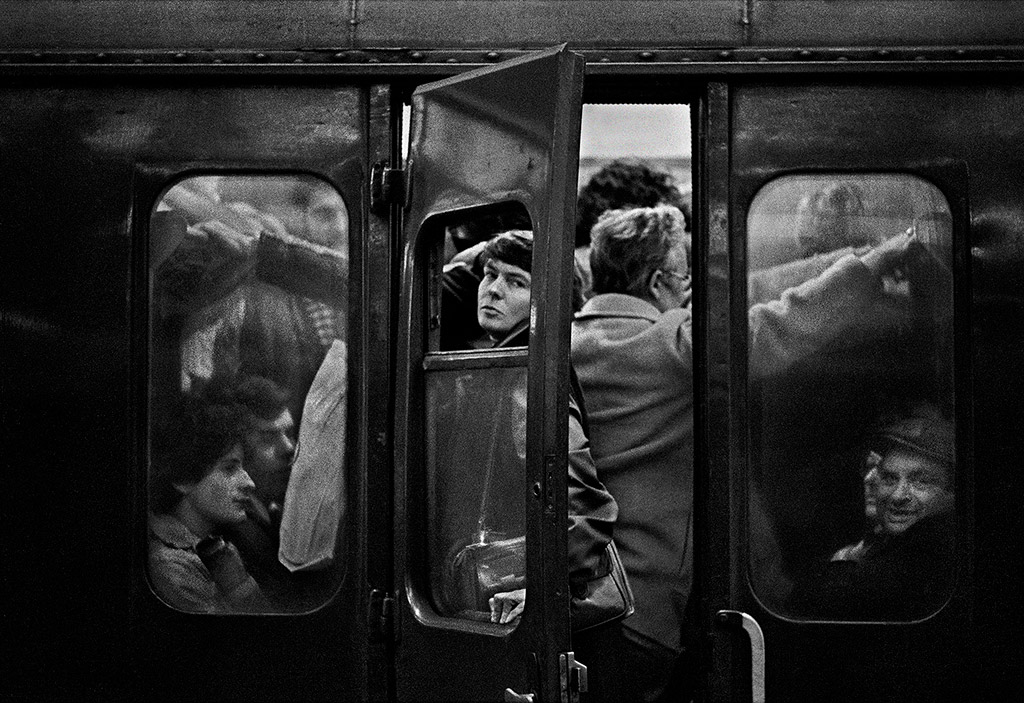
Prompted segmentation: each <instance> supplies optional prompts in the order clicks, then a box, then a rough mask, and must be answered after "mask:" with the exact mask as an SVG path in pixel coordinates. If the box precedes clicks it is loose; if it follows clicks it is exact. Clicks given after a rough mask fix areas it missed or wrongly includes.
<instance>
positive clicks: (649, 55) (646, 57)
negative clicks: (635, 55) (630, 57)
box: [640, 51, 654, 61]
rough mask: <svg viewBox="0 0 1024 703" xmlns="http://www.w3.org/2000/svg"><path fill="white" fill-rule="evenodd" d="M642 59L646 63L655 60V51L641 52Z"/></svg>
mask: <svg viewBox="0 0 1024 703" xmlns="http://www.w3.org/2000/svg"><path fill="white" fill-rule="evenodd" d="M640 58H641V59H643V60H644V61H650V60H651V59H653V58H654V52H653V51H641V52H640Z"/></svg>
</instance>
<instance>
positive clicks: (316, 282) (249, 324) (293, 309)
mask: <svg viewBox="0 0 1024 703" xmlns="http://www.w3.org/2000/svg"><path fill="white" fill-rule="evenodd" d="M200 186H203V187H200ZM243 198H247V199H243ZM164 203H165V206H166V207H171V208H173V209H175V210H176V211H178V212H181V213H183V214H184V215H185V217H186V219H187V221H188V222H189V223H190V226H189V227H188V230H187V236H186V237H185V239H184V240H183V241H182V243H181V244H180V245H179V246H178V247H177V249H176V251H175V252H174V253H173V254H172V255H171V256H170V257H169V258H168V259H167V260H166V261H165V262H164V263H163V264H162V265H161V267H160V268H159V269H158V270H157V272H156V274H157V277H156V282H157V294H158V298H159V304H160V306H161V308H162V311H163V312H164V313H165V314H168V315H175V316H181V317H183V318H184V321H183V325H184V329H183V331H182V334H181V338H182V341H181V357H182V364H181V385H182V387H183V388H185V389H187V388H188V387H189V385H190V384H191V383H192V379H209V378H211V377H213V376H214V375H217V376H245V375H254V376H263V377H265V378H268V379H270V380H272V381H274V382H275V383H277V384H278V385H279V386H280V387H282V388H284V389H286V390H287V391H288V393H289V398H288V409H289V411H290V412H291V414H292V416H293V417H294V418H295V419H296V420H298V419H300V417H301V413H302V404H303V398H304V396H305V393H306V390H307V389H308V388H309V385H310V383H311V382H312V380H313V378H314V376H315V375H316V372H317V369H318V368H319V367H320V364H321V363H322V361H323V359H324V357H325V356H326V353H327V350H328V349H329V348H330V346H331V344H332V343H333V342H334V341H335V340H336V339H343V338H344V335H345V319H344V314H343V313H344V295H345V290H344V289H345V281H346V279H347V276H346V274H345V269H346V265H347V256H346V255H345V251H344V248H345V244H346V240H347V226H348V218H347V211H346V210H345V206H344V203H343V202H342V201H341V198H340V196H339V195H338V194H337V193H336V192H335V191H334V189H333V188H331V187H330V186H329V185H327V184H326V183H324V182H320V181H317V180H315V179H304V180H303V179H259V178H241V177H239V178H216V179H215V178H196V179H190V180H189V181H185V182H183V183H181V184H179V185H177V186H175V188H172V189H171V190H170V191H169V192H168V194H167V195H166V196H165V199H164Z"/></svg>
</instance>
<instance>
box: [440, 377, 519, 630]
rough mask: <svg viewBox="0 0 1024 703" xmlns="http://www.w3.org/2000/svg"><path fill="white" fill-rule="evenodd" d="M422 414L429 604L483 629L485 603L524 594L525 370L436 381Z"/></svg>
mask: <svg viewBox="0 0 1024 703" xmlns="http://www.w3.org/2000/svg"><path fill="white" fill-rule="evenodd" d="M523 361H524V362H525V358H524V360H523ZM427 407H428V413H427V416H428V418H429V423H428V427H427V442H426V444H427V477H428V478H427V480H428V491H429V494H430V497H431V498H430V513H429V525H430V528H429V532H430V564H431V587H432V590H433V593H434V598H435V602H436V603H437V605H438V609H439V610H440V612H442V613H443V614H445V615H457V616H459V617H466V618H472V619H481V620H486V619H489V615H490V610H489V607H488V603H487V601H488V599H489V598H490V597H491V596H493V595H494V594H495V593H498V592H502V591H512V590H515V589H517V588H523V587H524V586H525V584H526V580H525V579H526V571H525V569H526V549H525V547H526V545H525V534H526V525H525V499H526V475H525V471H526V369H525V368H522V367H520V368H505V369H499V368H485V369H471V370H461V371H457V370H456V371H443V372H441V371H438V372H434V373H432V374H431V375H430V376H429V379H428V385H427Z"/></svg>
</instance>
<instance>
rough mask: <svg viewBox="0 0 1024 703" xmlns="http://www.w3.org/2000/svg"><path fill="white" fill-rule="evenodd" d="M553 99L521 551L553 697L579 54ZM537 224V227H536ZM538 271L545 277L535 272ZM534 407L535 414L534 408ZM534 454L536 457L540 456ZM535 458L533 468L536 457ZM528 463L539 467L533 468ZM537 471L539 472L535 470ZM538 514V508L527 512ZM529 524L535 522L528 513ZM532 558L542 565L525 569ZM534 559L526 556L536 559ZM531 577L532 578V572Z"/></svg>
mask: <svg viewBox="0 0 1024 703" xmlns="http://www.w3.org/2000/svg"><path fill="white" fill-rule="evenodd" d="M557 56H558V75H559V85H558V97H557V110H556V115H557V116H556V120H555V125H554V128H555V133H554V135H553V137H552V145H551V147H552V150H551V154H552V157H551V171H550V174H549V176H548V184H547V187H548V190H549V193H550V194H549V197H548V203H547V204H548V207H547V208H546V213H545V214H546V217H545V220H546V222H543V223H541V224H542V226H543V231H542V232H540V236H539V237H538V239H537V240H535V249H534V261H536V262H538V265H537V266H535V267H534V273H535V276H534V286H533V296H534V297H533V300H532V302H531V317H533V318H534V327H535V330H536V333H535V334H534V335H533V336H532V338H531V340H530V367H529V368H530V376H529V388H530V406H529V418H528V423H530V424H529V435H528V436H530V437H537V438H539V439H540V447H539V449H540V451H539V452H536V450H534V451H535V452H536V453H532V454H531V453H530V450H528V456H527V460H528V462H530V464H529V466H528V471H530V475H531V476H532V477H533V478H532V480H533V481H540V483H541V485H542V487H543V490H542V500H541V503H542V504H541V505H539V506H538V505H536V504H534V505H533V508H534V509H540V510H542V511H543V517H542V519H541V521H540V524H541V534H540V535H539V537H540V540H539V541H538V544H539V545H540V550H539V553H536V554H531V553H528V554H527V566H528V571H527V573H530V574H537V573H540V574H541V575H542V579H541V581H540V583H542V584H544V586H545V587H544V588H543V589H539V590H541V594H540V595H541V597H540V598H538V599H537V600H536V601H534V603H535V605H536V606H538V607H539V612H538V616H539V617H538V619H537V620H535V621H534V622H537V623H540V627H538V628H537V629H536V631H535V635H536V636H537V637H538V639H537V640H535V642H534V647H535V649H534V651H535V652H536V653H537V658H538V664H539V667H540V672H539V678H540V680H539V681H538V693H539V696H538V698H539V699H540V700H542V701H555V700H558V698H559V695H560V688H561V687H560V675H559V665H558V662H559V654H560V653H562V652H565V651H567V650H569V641H570V640H569V613H568V597H567V595H566V589H567V587H568V582H567V578H566V577H567V574H568V570H567V564H566V561H567V556H566V529H565V516H566V514H567V512H568V507H567V500H568V495H567V491H566V470H565V462H566V460H567V455H566V454H567V443H568V423H567V421H566V418H567V417H568V399H569V354H568V351H569V325H570V322H571V319H572V317H571V316H572V310H571V307H570V293H571V290H572V275H571V272H572V256H573V244H574V238H573V225H574V219H575V218H574V217H573V213H574V205H575V202H576V181H577V173H578V171H579V160H578V155H579V138H580V121H581V117H582V104H583V96H582V92H583V57H582V56H579V55H578V54H573V53H571V52H568V51H565V50H564V49H563V50H562V51H560V52H559V53H558V54H557ZM535 226H536V225H535ZM538 271H543V272H544V273H545V274H546V275H544V276H542V277H540V279H539V280H538V277H537V276H536V273H537V272H538ZM538 411H539V412H538ZM538 455H540V457H538ZM533 457H538V458H539V464H540V465H539V466H538V465H537V464H538V461H537V459H534V458H533ZM533 467H537V468H536V469H535V468H533ZM537 469H539V470H540V472H541V474H540V475H539V476H538V475H537V474H536V473H535V471H536V470H537ZM533 515H536V513H533ZM529 522H530V525H531V527H529V528H528V530H529V529H533V528H532V525H533V524H536V522H537V521H536V520H535V519H534V518H533V517H531V519H530V521H529ZM531 560H538V561H539V566H540V569H539V570H537V569H536V568H533V567H531ZM538 561H534V562H532V563H533V564H537V563H538ZM531 578H533V576H531Z"/></svg>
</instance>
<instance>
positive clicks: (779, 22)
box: [0, 0, 1024, 62]
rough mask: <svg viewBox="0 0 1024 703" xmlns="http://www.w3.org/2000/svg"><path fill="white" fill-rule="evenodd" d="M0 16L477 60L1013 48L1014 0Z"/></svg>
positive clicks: (92, 28)
mask: <svg viewBox="0 0 1024 703" xmlns="http://www.w3.org/2000/svg"><path fill="white" fill-rule="evenodd" d="M0 17H3V18H4V21H3V23H0V47H3V48H4V49H6V50H9V51H19V50H24V51H36V50H60V51H75V50H80V51H90V50H92V51H104V50H113V49H123V50H146V49H152V50H164V51H175V52H177V51H198V50H203V51H223V50H230V49H241V50H248V51H253V52H273V51H290V50H297V49H315V50H322V51H330V52H339V53H342V54H344V52H346V51H348V50H353V49H359V50H367V51H373V50H381V49H385V50H387V49H402V50H424V49H436V48H448V49H455V50H458V49H474V50H478V51H480V52H481V59H482V60H484V61H490V60H496V59H497V57H493V58H483V56H484V55H486V54H488V53H490V52H492V51H500V50H502V49H512V50H521V49H528V48H540V47H543V46H549V45H551V44H555V43H560V42H570V43H571V45H572V46H573V47H574V48H578V49H588V48H606V49H615V48H634V49H638V50H644V49H658V48H661V49H666V48H685V47H688V48H698V47H708V48H740V47H751V46H754V47H776V46H797V47H812V48H813V47H828V46H831V47H854V46H872V45H880V46H940V45H963V44H968V45H979V46H996V45H1000V44H1007V45H1018V46H1019V45H1020V44H1021V43H1022V41H1024V29H1022V28H1024V1H1022V0H635V1H633V2H623V1H619V0H576V1H574V2H567V1H566V0H348V1H347V2H343V1H339V0H302V1H301V2H297V1H292V0H77V1H75V2H70V1H69V0H0ZM258 60H263V61H265V60H267V59H266V58H264V59H258ZM342 60H344V61H349V60H355V61H358V60H359V59H358V57H349V56H343V57H342ZM380 60H381V61H384V62H386V61H390V60H392V59H391V58H390V57H388V56H384V57H382V58H381V59H380ZM412 60H413V61H415V60H416V59H415V58H413V59H412Z"/></svg>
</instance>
